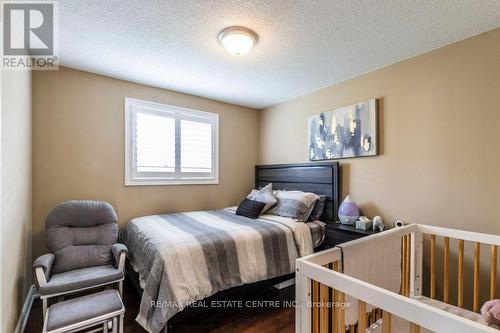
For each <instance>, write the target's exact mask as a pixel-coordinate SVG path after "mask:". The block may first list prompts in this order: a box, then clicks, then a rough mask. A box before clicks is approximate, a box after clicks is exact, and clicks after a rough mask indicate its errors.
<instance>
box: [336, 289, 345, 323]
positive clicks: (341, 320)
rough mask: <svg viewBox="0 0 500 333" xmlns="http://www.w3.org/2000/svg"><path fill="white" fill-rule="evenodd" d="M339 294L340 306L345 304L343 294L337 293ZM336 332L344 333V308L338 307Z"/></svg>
mask: <svg viewBox="0 0 500 333" xmlns="http://www.w3.org/2000/svg"><path fill="white" fill-rule="evenodd" d="M338 293H339V302H340V303H341V304H344V303H345V294H344V293H343V292H340V291H339V292H338ZM338 314H339V316H338V324H339V328H338V332H339V333H345V308H344V307H342V306H339V312H338Z"/></svg>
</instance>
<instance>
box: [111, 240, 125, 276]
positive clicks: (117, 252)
mask: <svg viewBox="0 0 500 333" xmlns="http://www.w3.org/2000/svg"><path fill="white" fill-rule="evenodd" d="M111 252H112V253H113V257H114V259H115V267H116V268H118V269H119V270H121V271H124V269H125V257H126V255H127V252H128V249H127V247H126V246H125V245H124V244H121V243H116V244H113V246H111Z"/></svg>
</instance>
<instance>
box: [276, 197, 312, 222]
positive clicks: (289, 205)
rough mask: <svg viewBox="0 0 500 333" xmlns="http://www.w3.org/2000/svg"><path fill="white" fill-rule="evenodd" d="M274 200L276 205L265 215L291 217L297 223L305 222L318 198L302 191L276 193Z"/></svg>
mask: <svg viewBox="0 0 500 333" xmlns="http://www.w3.org/2000/svg"><path fill="white" fill-rule="evenodd" d="M275 193H276V199H277V200H278V203H277V204H276V205H275V206H274V207H273V208H271V209H270V210H269V211H268V212H267V213H268V214H273V215H278V216H283V217H291V218H294V219H297V222H305V221H307V219H308V218H309V215H311V212H312V210H313V208H314V204H315V203H316V201H317V200H318V199H319V196H318V195H317V194H314V193H310V192H302V191H277V192H275Z"/></svg>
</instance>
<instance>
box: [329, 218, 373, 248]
mask: <svg viewBox="0 0 500 333" xmlns="http://www.w3.org/2000/svg"><path fill="white" fill-rule="evenodd" d="M379 232H380V231H378V230H376V231H374V230H361V229H356V227H355V226H351V225H344V224H340V223H329V224H327V225H326V228H325V241H324V242H323V244H322V245H321V248H322V249H323V250H324V249H329V248H331V247H334V246H335V245H338V244H342V243H345V242H349V241H352V240H354V239H358V238H362V237H366V236H370V235H374V234H376V233H379Z"/></svg>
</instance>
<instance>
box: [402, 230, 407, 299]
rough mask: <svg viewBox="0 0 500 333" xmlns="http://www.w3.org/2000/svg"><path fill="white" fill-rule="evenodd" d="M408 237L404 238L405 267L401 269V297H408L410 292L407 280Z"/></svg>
mask: <svg viewBox="0 0 500 333" xmlns="http://www.w3.org/2000/svg"><path fill="white" fill-rule="evenodd" d="M406 238H407V236H406V235H405V236H403V239H402V243H403V245H402V246H403V253H402V260H403V267H402V269H401V295H403V296H406V293H407V290H408V280H407V279H406V271H407V270H408V242H407V241H406Z"/></svg>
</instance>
